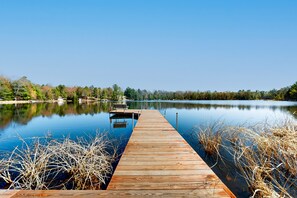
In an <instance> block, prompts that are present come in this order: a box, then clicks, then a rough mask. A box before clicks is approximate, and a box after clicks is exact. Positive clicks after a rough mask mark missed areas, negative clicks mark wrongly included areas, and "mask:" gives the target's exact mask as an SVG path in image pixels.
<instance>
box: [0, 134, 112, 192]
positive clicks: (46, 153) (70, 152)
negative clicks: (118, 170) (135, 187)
mask: <svg viewBox="0 0 297 198" xmlns="http://www.w3.org/2000/svg"><path fill="white" fill-rule="evenodd" d="M112 148H113V147H112V145H111V143H110V141H108V140H107V139H106V138H105V137H104V136H100V135H96V137H94V138H93V139H91V140H86V139H83V138H80V139H77V140H76V141H74V140H71V139H69V138H65V139H64V140H62V141H58V140H49V141H40V139H38V138H37V139H36V140H35V141H34V145H33V146H29V145H28V143H27V142H26V141H24V140H23V146H22V147H20V148H19V147H16V148H15V149H14V150H13V151H12V153H11V154H10V155H9V156H8V157H6V158H3V159H2V160H1V161H0V167H1V171H0V179H2V181H3V182H5V183H6V184H7V186H8V188H9V189H30V190H31V189H100V188H101V187H102V185H104V184H105V182H106V179H107V178H108V177H109V176H110V175H111V173H112V171H113V168H112V163H113V162H114V160H115V159H116V154H115V153H116V152H115V150H113V149H112Z"/></svg>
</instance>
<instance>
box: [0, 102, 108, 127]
mask: <svg viewBox="0 0 297 198" xmlns="http://www.w3.org/2000/svg"><path fill="white" fill-rule="evenodd" d="M110 107H111V103H89V104H87V103H83V104H77V103H74V104H73V103H68V104H67V103H65V104H63V105H59V104H57V103H35V104H18V105H0V130H4V129H5V128H7V127H8V126H9V125H10V123H11V122H14V123H16V124H21V125H26V124H27V123H29V122H30V121H31V120H32V119H33V118H34V117H38V116H42V117H51V116H53V115H59V116H60V117H63V116H65V115H81V114H85V115H95V114H97V113H101V112H108V111H109V109H110Z"/></svg>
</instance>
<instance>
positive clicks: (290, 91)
mask: <svg viewBox="0 0 297 198" xmlns="http://www.w3.org/2000/svg"><path fill="white" fill-rule="evenodd" d="M124 95H125V96H126V97H127V98H129V99H132V100H294V101H297V82H296V83H295V84H294V85H292V86H291V87H285V88H281V89H279V90H277V89H273V90H270V91H251V90H239V91H238V92H231V91H226V92H217V91H214V92H211V91H161V90H158V91H154V92H151V91H147V90H140V89H137V90H136V89H133V88H130V87H128V88H127V89H126V90H125V92H124Z"/></svg>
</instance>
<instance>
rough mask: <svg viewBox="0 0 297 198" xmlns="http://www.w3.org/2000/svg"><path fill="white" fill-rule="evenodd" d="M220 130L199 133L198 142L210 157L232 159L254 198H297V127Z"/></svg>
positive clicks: (288, 125)
mask: <svg viewBox="0 0 297 198" xmlns="http://www.w3.org/2000/svg"><path fill="white" fill-rule="evenodd" d="M220 131H221V132H217V130H214V129H213V128H211V127H208V128H207V129H204V130H200V131H199V132H198V133H199V134H198V137H199V138H201V139H199V142H200V144H202V147H203V148H204V149H205V152H206V153H207V154H211V155H214V154H217V155H220V159H223V158H224V159H227V160H230V156H231V158H233V165H234V167H236V170H237V171H238V173H239V174H240V175H241V176H242V177H243V178H244V180H245V181H246V183H247V185H248V187H249V189H250V191H251V197H294V196H297V192H296V189H297V182H296V181H297V126H296V124H294V123H292V122H285V123H284V124H283V125H281V126H269V125H267V124H264V125H263V124H262V125H259V126H253V127H227V126H225V127H224V129H220ZM217 136H220V137H217ZM209 148H211V149H210V150H208V149H209ZM221 150H224V152H221ZM209 151H211V152H209ZM225 151H227V152H225ZM222 153H228V156H227V157H224V156H222Z"/></svg>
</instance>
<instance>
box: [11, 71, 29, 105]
mask: <svg viewBox="0 0 297 198" xmlns="http://www.w3.org/2000/svg"><path fill="white" fill-rule="evenodd" d="M30 86H31V82H30V81H29V80H28V79H27V77H26V76H23V77H22V78H20V79H19V80H16V81H14V82H13V83H12V87H13V92H14V96H15V100H30V99H31V96H30V90H29V88H30Z"/></svg>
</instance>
